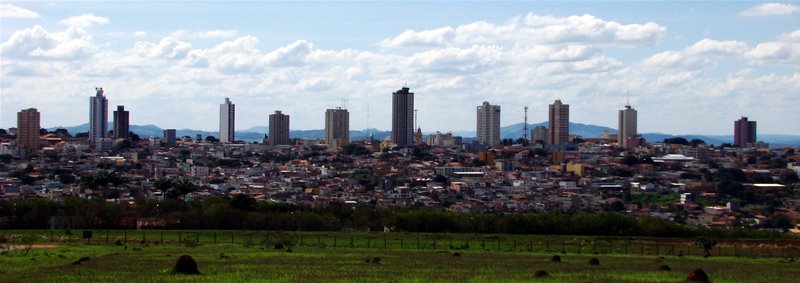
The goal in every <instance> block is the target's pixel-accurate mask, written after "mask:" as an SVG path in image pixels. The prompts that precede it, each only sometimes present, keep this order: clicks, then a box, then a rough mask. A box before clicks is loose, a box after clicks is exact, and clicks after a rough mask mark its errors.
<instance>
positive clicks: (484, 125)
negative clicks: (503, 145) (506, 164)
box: [476, 101, 500, 146]
mask: <svg viewBox="0 0 800 283" xmlns="http://www.w3.org/2000/svg"><path fill="white" fill-rule="evenodd" d="M477 116H478V122H477V131H476V134H477V137H478V142H479V143H480V144H482V145H486V146H496V145H498V144H500V106H499V105H491V104H489V102H488V101H484V102H483V104H481V105H479V106H478V115H477Z"/></svg>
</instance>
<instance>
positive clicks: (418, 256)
mask: <svg viewBox="0 0 800 283" xmlns="http://www.w3.org/2000/svg"><path fill="white" fill-rule="evenodd" d="M292 250H293V252H291V253H288V252H285V251H283V250H275V249H274V248H273V247H257V246H251V247H245V246H243V245H242V244H238V243H237V244H229V243H227V244H201V245H199V246H196V247H187V246H183V245H176V244H171V245H160V244H147V245H141V244H128V245H127V247H126V246H115V245H100V244H79V243H74V244H70V245H65V246H61V247H57V248H49V249H33V250H31V251H30V252H29V253H28V254H27V255H26V254H25V252H24V251H23V250H14V251H10V252H6V253H5V254H2V255H0V278H2V279H0V281H3V282H119V281H121V282H164V281H167V282H171V281H185V282H253V281H256V282H258V281H263V282H530V281H542V282H588V281H591V282H678V281H681V280H683V279H685V278H686V275H687V274H688V273H689V271H691V270H693V269H694V268H702V269H704V270H705V271H706V272H708V273H709V276H710V278H711V280H712V282H791V281H793V280H796V279H797V278H800V262H791V263H782V262H779V259H749V258H734V257H711V258H707V259H704V258H702V257H695V256H686V257H672V256H666V257H657V256H639V255H587V254H581V255H578V254H573V253H568V254H560V255H561V257H562V260H563V262H561V263H554V262H550V261H549V259H550V257H551V256H552V255H553V254H554V253H538V252H502V251H499V252H498V251H478V250H468V251H464V250H460V251H458V252H459V253H460V254H461V256H458V257H456V256H453V253H454V251H452V250H446V249H438V250H430V249H429V250H419V251H418V250H409V249H406V250H399V249H383V248H369V249H367V248H325V247H298V246H295V247H292ZM184 254H188V255H191V256H192V257H194V258H195V260H196V261H197V262H198V266H199V268H200V272H201V273H202V274H201V275H176V274H173V273H172V272H171V269H172V266H173V265H174V264H175V260H176V259H177V258H178V257H179V256H180V255H184ZM84 256H88V257H90V258H91V260H90V261H87V262H84V263H82V264H80V265H72V262H74V261H76V260H78V259H79V258H80V257H84ZM593 256H597V257H598V258H599V259H600V262H601V264H600V265H599V266H591V265H589V264H588V260H589V258H590V257H593ZM374 257H380V258H381V263H380V264H374V263H366V262H365V260H366V259H372V258H374ZM660 265H668V266H670V267H671V268H672V271H669V272H665V271H658V267H659V266H660ZM536 270H546V271H547V272H548V273H549V274H550V275H551V276H550V277H549V278H547V279H544V280H542V279H534V278H533V274H534V272H535V271H536Z"/></svg>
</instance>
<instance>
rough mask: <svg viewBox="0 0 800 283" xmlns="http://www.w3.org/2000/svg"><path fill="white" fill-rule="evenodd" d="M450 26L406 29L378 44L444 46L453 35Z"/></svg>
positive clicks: (387, 45)
mask: <svg viewBox="0 0 800 283" xmlns="http://www.w3.org/2000/svg"><path fill="white" fill-rule="evenodd" d="M454 33H455V32H454V30H453V28H452V27H443V28H438V29H433V30H424V31H420V32H416V31H414V30H410V29H409V30H406V31H404V32H403V33H401V34H399V35H397V36H395V37H394V38H391V39H384V40H382V41H381V42H379V43H378V44H379V45H380V46H383V47H434V46H444V45H446V44H447V43H448V42H449V41H450V40H452V39H453V37H454Z"/></svg>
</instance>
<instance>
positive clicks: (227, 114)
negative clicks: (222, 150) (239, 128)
mask: <svg viewBox="0 0 800 283" xmlns="http://www.w3.org/2000/svg"><path fill="white" fill-rule="evenodd" d="M235 125H236V105H235V104H233V103H231V100H230V99H229V98H227V97H226V98H225V103H223V104H220V105H219V141H220V142H222V143H231V142H234V141H235V140H236V127H235Z"/></svg>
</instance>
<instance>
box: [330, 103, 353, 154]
mask: <svg viewBox="0 0 800 283" xmlns="http://www.w3.org/2000/svg"><path fill="white" fill-rule="evenodd" d="M325 143H326V144H328V147H330V148H338V147H342V146H344V145H346V144H348V143H350V112H348V111H347V109H342V108H338V107H337V108H336V109H327V110H325Z"/></svg>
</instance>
